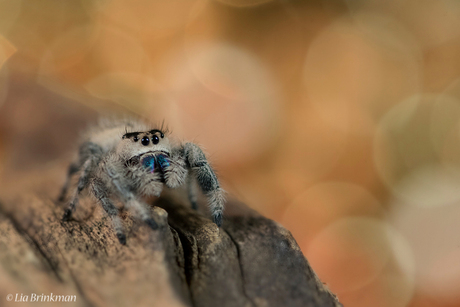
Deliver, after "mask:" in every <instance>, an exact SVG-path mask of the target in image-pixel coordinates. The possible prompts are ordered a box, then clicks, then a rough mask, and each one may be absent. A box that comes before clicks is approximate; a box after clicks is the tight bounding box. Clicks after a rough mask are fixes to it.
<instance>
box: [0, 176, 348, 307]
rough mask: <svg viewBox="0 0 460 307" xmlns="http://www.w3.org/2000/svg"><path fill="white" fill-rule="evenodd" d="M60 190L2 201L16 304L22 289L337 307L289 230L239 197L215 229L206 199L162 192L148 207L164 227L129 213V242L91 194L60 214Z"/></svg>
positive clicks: (2, 242) (151, 300)
mask: <svg viewBox="0 0 460 307" xmlns="http://www.w3.org/2000/svg"><path fill="white" fill-rule="evenodd" d="M64 172H65V171H64ZM58 178H59V176H58ZM49 182H52V180H51V181H49ZM57 191H58V187H53V188H50V189H47V188H46V185H45V187H44V188H42V189H41V190H40V192H38V193H30V194H26V195H21V196H20V197H17V196H16V197H8V199H3V200H1V201H0V264H1V265H0V305H2V306H3V305H5V306H18V303H14V302H7V301H6V299H5V298H6V296H7V295H8V294H13V295H14V296H15V295H16V293H19V294H21V293H22V294H23V295H29V296H30V295H31V294H32V293H36V294H42V293H43V294H45V295H49V294H51V293H53V294H55V295H56V294H57V295H76V298H77V299H76V303H73V304H75V305H76V306H205V307H206V306H277V307H278V306H302V307H304V306H331V307H332V306H340V304H339V303H338V301H337V300H336V298H335V297H334V296H333V295H332V294H331V293H330V292H329V291H328V290H327V289H326V288H325V287H324V286H323V284H322V283H321V282H320V281H319V279H318V278H317V277H316V275H315V274H314V272H313V271H312V270H311V268H310V266H309V265H308V262H307V261H306V259H305V257H304V256H303V255H302V253H301V251H300V249H299V247H298V245H297V244H296V242H295V240H294V239H293V237H292V235H291V234H290V233H289V231H287V230H286V229H285V228H283V227H282V226H281V225H279V224H277V223H276V222H274V221H271V220H269V219H266V218H264V217H262V216H260V215H259V214H257V213H256V212H254V211H252V210H250V209H248V208H247V207H246V206H244V205H243V204H240V203H238V202H236V201H229V203H228V205H227V209H226V217H225V220H224V226H223V228H221V229H219V228H217V226H216V225H215V224H213V223H212V222H211V221H210V219H209V218H208V217H207V215H206V214H207V213H206V212H207V211H206V210H205V208H204V205H203V204H201V207H202V209H203V210H200V211H198V212H197V211H194V210H193V209H191V208H190V207H189V206H188V204H187V201H186V199H185V198H184V197H182V196H181V194H180V193H168V192H167V191H166V192H165V193H164V194H165V195H164V196H162V197H161V198H160V199H159V200H157V201H156V202H155V203H154V205H155V206H152V215H153V216H154V217H155V220H156V221H157V223H158V224H159V225H160V229H159V230H157V231H152V230H151V229H150V228H148V227H146V226H145V225H143V224H142V223H140V222H138V221H133V219H132V218H131V216H130V215H129V214H128V213H126V214H125V216H124V223H125V227H127V229H128V238H127V245H126V246H123V245H121V244H119V243H118V240H117V238H116V237H115V235H114V232H113V230H112V228H111V225H110V222H109V220H108V219H107V218H106V217H105V216H104V215H103V213H102V210H101V209H100V208H99V207H97V206H95V205H94V204H93V202H92V201H91V200H87V201H86V202H83V204H82V205H81V206H80V207H79V208H78V210H77V212H76V220H74V221H70V222H61V217H62V214H63V208H62V205H60V204H58V203H56V202H55V201H54V197H55V194H57V193H56V192H57ZM29 300H30V297H29Z"/></svg>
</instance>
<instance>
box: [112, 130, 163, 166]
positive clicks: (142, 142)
mask: <svg viewBox="0 0 460 307" xmlns="http://www.w3.org/2000/svg"><path fill="white" fill-rule="evenodd" d="M117 153H118V154H119V155H121V156H122V157H124V158H126V159H127V160H128V159H131V158H133V157H136V156H141V155H143V154H146V153H153V154H156V153H163V154H165V155H166V156H169V154H170V145H169V139H168V138H167V137H166V136H165V135H164V133H163V132H162V131H160V130H157V129H154V130H150V131H143V132H129V133H126V134H124V135H123V137H122V140H121V142H120V143H119V145H118V147H117Z"/></svg>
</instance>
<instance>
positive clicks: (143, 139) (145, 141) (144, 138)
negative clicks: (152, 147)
mask: <svg viewBox="0 0 460 307" xmlns="http://www.w3.org/2000/svg"><path fill="white" fill-rule="evenodd" d="M141 143H142V145H144V146H147V145H148V144H149V143H150V140H149V138H148V137H146V136H144V137H143V138H142V140H141Z"/></svg>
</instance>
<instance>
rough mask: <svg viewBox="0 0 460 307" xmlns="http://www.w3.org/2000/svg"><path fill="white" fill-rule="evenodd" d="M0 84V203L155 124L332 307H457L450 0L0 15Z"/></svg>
mask: <svg viewBox="0 0 460 307" xmlns="http://www.w3.org/2000/svg"><path fill="white" fill-rule="evenodd" d="M0 69H1V70H0V191H1V192H0V195H2V194H3V195H5V194H6V193H7V192H8V193H20V192H21V191H24V190H25V189H27V188H26V187H27V185H26V184H25V183H24V182H25V181H27V180H28V181H34V182H35V184H37V182H40V180H41V178H42V177H41V176H42V174H44V173H46V172H47V170H48V169H52V168H57V169H58V170H59V171H58V173H59V176H58V178H56V179H55V183H56V186H59V185H61V184H62V183H63V181H64V178H65V175H66V167H67V163H68V161H69V160H70V159H71V158H72V154H73V153H74V151H75V150H76V148H77V141H78V136H79V133H80V131H81V130H82V129H84V128H85V127H86V126H87V125H88V124H90V123H93V122H94V121H95V120H96V118H97V117H98V116H99V115H100V114H113V113H134V114H138V115H139V116H142V117H144V118H147V119H149V120H151V121H154V122H159V121H161V120H163V119H165V122H166V123H167V124H168V126H169V127H170V129H171V130H172V131H173V135H175V136H176V137H178V138H179V139H183V140H192V141H195V142H197V143H199V144H201V145H202V146H203V147H204V148H205V149H206V151H207V153H208V154H209V156H210V160H211V161H212V163H213V164H214V165H215V166H216V168H217V170H218V172H219V175H220V178H222V181H223V186H224V188H225V189H226V190H228V191H229V192H230V193H231V195H233V196H234V197H236V198H238V199H240V200H242V201H244V202H245V203H247V204H248V205H249V206H250V207H252V208H254V209H256V210H257V211H259V212H260V213H262V214H263V215H265V216H267V217H269V218H271V219H274V220H275V221H278V222H279V223H281V224H283V225H284V226H285V227H287V228H288V229H289V230H290V231H291V232H292V233H293V235H294V237H295V238H296V240H297V242H298V243H299V245H300V246H301V248H302V251H303V253H304V254H305V256H306V257H307V258H308V260H309V261H310V263H311V265H312V267H313V269H314V270H315V271H316V272H317V273H318V275H319V277H320V278H321V280H322V281H323V282H324V283H326V284H327V285H328V286H329V287H330V289H331V290H332V291H333V292H334V293H336V294H337V295H338V297H339V299H340V301H341V302H342V303H343V304H344V306H346V307H368V306H373V307H375V306H377V307H380V306H382V307H387V306H388V307H390V306H391V307H399V306H410V307H435V306H436V307H437V306H460V188H459V187H460V1H458V0H423V1H422V0H366V1H365V0H322V1H321V0H311V1H309V0H291V1H290V0H284V1H281V0H208V1H205V0H182V1H180V0H168V1H152V0H130V1H128V0H98V1H93V0H80V1H77V0H75V1H62V0H41V1H32V0H0ZM56 191H57V190H56Z"/></svg>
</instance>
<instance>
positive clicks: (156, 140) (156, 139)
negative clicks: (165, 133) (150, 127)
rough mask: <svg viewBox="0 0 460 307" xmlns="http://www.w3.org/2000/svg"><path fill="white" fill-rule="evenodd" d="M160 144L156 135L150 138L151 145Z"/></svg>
mask: <svg viewBox="0 0 460 307" xmlns="http://www.w3.org/2000/svg"><path fill="white" fill-rule="evenodd" d="M158 142H160V138H159V137H158V136H156V135H154V136H152V143H153V144H158Z"/></svg>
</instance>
